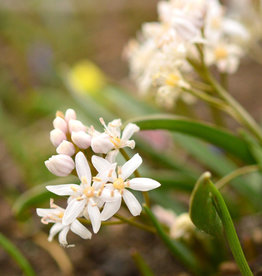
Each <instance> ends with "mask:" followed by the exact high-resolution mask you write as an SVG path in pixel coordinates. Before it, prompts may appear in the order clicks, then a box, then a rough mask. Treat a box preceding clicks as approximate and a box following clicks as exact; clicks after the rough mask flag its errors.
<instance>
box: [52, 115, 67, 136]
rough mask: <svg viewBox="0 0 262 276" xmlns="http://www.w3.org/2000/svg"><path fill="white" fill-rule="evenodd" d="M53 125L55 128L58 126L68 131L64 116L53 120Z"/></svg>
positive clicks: (65, 131)
mask: <svg viewBox="0 0 262 276" xmlns="http://www.w3.org/2000/svg"><path fill="white" fill-rule="evenodd" d="M53 126H54V128H58V129H60V130H61V131H63V132H64V133H67V123H66V121H65V120H64V119H63V118H61V117H59V116H57V117H56V118H55V119H54V121H53Z"/></svg>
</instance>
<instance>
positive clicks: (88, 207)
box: [37, 109, 160, 246]
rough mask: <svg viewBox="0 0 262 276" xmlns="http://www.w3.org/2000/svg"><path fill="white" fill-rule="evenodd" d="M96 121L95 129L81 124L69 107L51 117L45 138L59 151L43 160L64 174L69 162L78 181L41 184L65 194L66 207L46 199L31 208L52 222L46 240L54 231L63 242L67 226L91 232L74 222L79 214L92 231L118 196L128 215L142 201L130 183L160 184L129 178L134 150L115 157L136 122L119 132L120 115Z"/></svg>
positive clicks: (136, 161)
mask: <svg viewBox="0 0 262 276" xmlns="http://www.w3.org/2000/svg"><path fill="white" fill-rule="evenodd" d="M100 121H101V123H102V125H103V126H104V132H99V131H97V130H95V128H94V127H93V126H90V127H86V126H84V124H82V123H81V122H80V121H78V120H76V115H75V112H74V111H73V110H72V109H68V110H67V111H66V113H65V116H63V114H62V113H58V114H57V117H56V119H55V120H54V123H53V124H54V128H55V129H54V130H52V131H51V135H50V138H51V141H52V143H53V144H54V145H55V146H56V147H57V152H58V153H59V154H58V155H56V156H53V157H51V158H50V159H49V160H48V161H46V162H45V163H46V166H47V168H48V169H49V170H50V171H51V172H52V173H54V174H55V175H58V176H65V175H68V174H70V173H71V172H72V171H73V170H74V168H75V170H76V174H77V176H78V178H79V180H80V184H62V185H49V186H47V187H46V188H47V190H49V191H51V192H52V193H54V194H56V195H59V196H68V200H67V207H66V208H65V209H63V208H61V207H59V206H57V205H55V204H54V202H53V201H51V203H50V207H51V208H50V209H41V208H38V209H37V214H38V215H39V216H41V217H42V222H43V223H54V225H53V226H52V228H51V229H50V235H49V240H50V241H51V240H52V239H53V237H54V236H55V235H56V234H57V233H59V232H60V233H59V242H60V243H61V244H62V245H63V246H68V243H67V240H66V236H67V233H68V231H69V230H71V231H72V232H74V233H75V234H77V235H79V236H80V237H82V238H83V239H90V238H91V236H92V234H91V232H90V231H89V230H88V229H87V228H86V227H85V226H84V225H82V224H81V223H80V221H79V218H81V217H83V218H85V219H87V220H89V221H90V223H91V225H92V228H93V232H94V233H97V232H98V231H99V229H100V226H101V222H102V221H105V220H108V219H110V218H111V217H112V216H114V215H115V214H116V213H117V212H118V210H119V209H120V207H121V203H122V199H123V200H124V202H125V204H126V206H127V208H128V209H129V211H130V212H131V214H132V215H133V216H138V215H139V214H140V213H141V211H142V207H141V205H140V203H139V201H138V200H137V199H136V197H135V196H134V195H133V194H132V193H131V192H130V189H131V190H136V191H149V190H152V189H155V188H157V187H159V186H160V183H158V182H157V181H155V180H153V179H150V178H143V177H135V178H131V175H132V174H133V173H134V172H135V171H136V170H137V168H138V167H139V166H140V165H141V163H142V158H141V157H140V156H139V154H135V155H134V156H133V157H132V158H131V159H130V160H128V161H127V162H126V163H125V164H123V165H122V166H119V165H118V163H117V162H116V157H117V154H118V153H119V149H120V148H124V147H130V148H134V147H135V142H134V141H133V140H130V138H131V136H132V135H133V134H134V132H137V131H138V130H139V128H138V127H137V126H136V125H135V124H131V123H130V124H128V125H127V126H126V127H125V128H124V130H123V132H122V133H121V126H122V124H121V120H119V119H117V120H114V121H112V122H110V123H109V124H108V125H106V124H105V122H104V120H103V119H100ZM53 133H55V134H53ZM76 137H77V138H76ZM62 138H63V139H62ZM61 149H63V150H61ZM80 149H81V150H80ZM86 149H88V150H89V151H87V150H86ZM99 154H100V155H101V156H99ZM102 154H103V155H102ZM91 171H92V172H93V173H91Z"/></svg>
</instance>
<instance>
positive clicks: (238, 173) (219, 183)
mask: <svg viewBox="0 0 262 276" xmlns="http://www.w3.org/2000/svg"><path fill="white" fill-rule="evenodd" d="M259 169H260V168H259V166H258V165H250V166H245V167H242V168H239V169H237V170H234V171H233V172H231V173H229V174H227V175H226V176H224V177H223V178H221V179H220V180H219V181H217V182H216V187H217V189H222V188H223V187H224V186H225V185H226V184H227V183H228V182H230V181H231V180H233V179H234V178H236V177H238V176H241V175H243V174H248V173H252V172H256V171H258V170H259Z"/></svg>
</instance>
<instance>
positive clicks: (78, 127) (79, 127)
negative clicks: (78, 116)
mask: <svg viewBox="0 0 262 276" xmlns="http://www.w3.org/2000/svg"><path fill="white" fill-rule="evenodd" d="M68 126H69V132H70V133H72V132H73V131H74V132H77V131H84V132H86V131H87V127H86V126H85V125H84V124H83V123H82V122H80V121H79V120H70V121H69V123H68Z"/></svg>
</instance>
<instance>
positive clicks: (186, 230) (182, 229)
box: [170, 213, 196, 240]
mask: <svg viewBox="0 0 262 276" xmlns="http://www.w3.org/2000/svg"><path fill="white" fill-rule="evenodd" d="M195 229H196V227H195V225H194V224H193V222H192V221H191V219H190V216H189V214H188V213H183V214H180V215H179V216H177V217H176V219H175V221H174V223H173V225H171V227H170V236H171V237H172V238H174V239H180V238H184V239H186V240H189V239H190V238H191V236H192V234H193V233H194V232H195Z"/></svg>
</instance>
